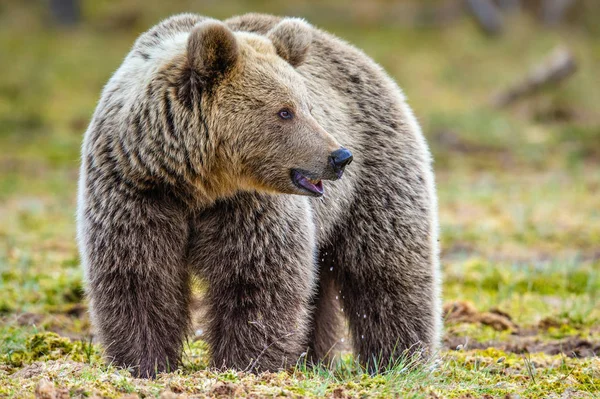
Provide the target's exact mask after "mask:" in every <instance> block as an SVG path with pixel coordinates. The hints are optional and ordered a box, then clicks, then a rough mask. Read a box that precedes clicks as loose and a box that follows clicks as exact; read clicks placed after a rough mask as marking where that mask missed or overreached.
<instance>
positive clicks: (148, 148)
mask: <svg viewBox="0 0 600 399" xmlns="http://www.w3.org/2000/svg"><path fill="white" fill-rule="evenodd" d="M282 112H284V113H282ZM290 114H291V115H292V116H293V118H287V116H288V115H290ZM281 115H284V116H286V117H285V118H282V117H281ZM340 145H343V146H344V147H346V148H348V149H349V150H351V151H352V153H353V154H354V162H353V163H352V164H351V165H350V166H348V167H347V170H346V172H345V174H344V176H343V178H342V179H341V180H337V181H326V182H325V196H324V197H322V198H318V199H315V198H309V197H307V196H301V195H297V194H306V192H302V190H301V189H300V188H298V187H297V185H294V183H293V181H292V180H291V178H290V171H291V170H295V168H298V169H301V170H303V171H304V173H309V174H311V176H317V177H318V178H324V179H329V178H331V179H333V178H334V177H332V174H331V158H330V154H331V152H332V151H333V150H335V149H338V148H339V147H340ZM436 206H437V205H436V196H435V190H434V180H433V174H432V170H431V158H430V155H429V152H428V149H427V146H426V143H425V141H424V138H423V135H422V134H421V131H420V129H419V126H418V124H417V122H416V120H415V118H414V117H413V115H412V112H411V110H410V108H409V107H408V105H406V102H405V99H404V96H403V95H402V93H401V92H400V90H399V89H398V87H397V86H396V84H395V83H394V82H393V81H392V80H391V79H390V78H389V77H388V76H387V75H386V74H385V73H384V72H383V71H382V69H381V68H380V67H379V66H378V65H376V64H375V63H374V62H373V61H372V60H371V59H370V58H369V57H367V56H366V55H365V54H364V53H362V52H360V51H359V50H357V49H355V48H354V47H352V46H350V45H349V44H347V43H345V42H343V41H341V40H339V39H337V38H335V37H333V36H332V35H330V34H328V33H326V32H323V31H321V30H318V29H315V28H313V27H311V26H310V25H308V24H307V23H305V22H302V21H299V20H296V19H282V18H278V17H273V16H267V15H257V14H249V15H245V16H241V17H236V18H233V19H231V20H227V21H224V22H218V21H215V20H211V19H206V18H204V17H201V16H197V15H192V14H185V15H179V16H175V17H172V18H169V19H167V20H165V21H163V22H162V23H160V24H158V25H157V26H155V27H154V28H152V29H151V30H149V31H148V32H146V33H145V34H143V35H142V36H141V37H140V38H139V39H138V40H137V42H136V44H135V46H134V48H133V49H132V51H131V53H130V54H129V55H128V56H127V58H126V59H125V61H124V63H123V65H122V66H121V67H120V68H119V69H118V70H117V72H116V73H115V74H114V75H113V77H112V78H111V79H110V81H109V82H108V84H107V85H106V87H105V89H104V91H103V93H102V98H101V100H100V102H99V104H98V107H97V109H96V112H95V114H94V117H93V119H92V122H91V123H90V126H89V128H88V131H87V132H86V135H85V140H84V144H83V147H82V165H81V176H80V184H79V201H78V240H79V247H80V252H81V256H82V262H83V266H84V268H85V271H86V278H87V294H88V297H89V299H90V306H91V314H92V319H93V323H94V327H95V331H96V333H97V334H98V336H99V337H100V339H101V341H102V343H103V344H104V348H105V350H106V355H107V358H108V359H109V360H111V361H112V362H114V363H115V364H117V365H120V366H127V367H133V368H134V369H135V373H136V374H137V375H140V376H143V377H151V376H154V375H155V373H156V372H162V371H168V370H173V369H175V368H176V367H177V366H178V365H179V364H180V355H181V349H182V342H183V340H184V339H185V337H186V334H187V333H188V330H189V325H190V323H189V302H190V286H189V284H190V283H189V281H190V277H191V275H197V276H198V277H200V278H202V279H203V280H204V281H206V283H207V292H206V294H205V295H206V296H205V302H206V304H207V309H206V337H207V342H208V343H209V346H210V350H211V364H212V365H213V366H215V367H227V368H236V369H242V370H250V371H264V370H277V369H280V368H285V367H287V366H289V365H293V364H295V362H296V361H297V360H298V359H299V357H300V356H301V354H302V353H303V352H304V351H306V350H307V349H309V357H310V358H311V359H312V360H313V361H319V360H322V359H324V358H326V357H327V356H328V355H330V354H332V353H333V352H332V348H333V349H334V348H335V346H336V344H337V342H338V341H339V338H341V337H342V335H341V333H340V330H339V327H340V325H339V324H340V323H338V319H339V316H340V315H343V316H345V317H346V318H347V320H348V321H349V326H350V329H351V333H352V342H353V348H354V351H355V354H356V355H357V356H358V358H359V360H360V361H362V362H363V363H364V364H365V365H367V366H368V367H369V368H370V369H371V370H375V369H377V367H382V366H383V367H384V366H385V365H387V364H389V362H390V361H391V362H394V361H395V360H396V359H398V358H399V357H401V356H403V355H405V354H411V353H419V354H421V353H422V354H425V355H427V356H428V355H431V354H434V353H435V352H436V350H437V347H438V343H439V339H440V331H441V315H440V303H439V295H440V293H439V286H440V282H439V271H438V267H439V265H438V245H437V214H436ZM341 308H343V312H341ZM338 309H340V310H338Z"/></svg>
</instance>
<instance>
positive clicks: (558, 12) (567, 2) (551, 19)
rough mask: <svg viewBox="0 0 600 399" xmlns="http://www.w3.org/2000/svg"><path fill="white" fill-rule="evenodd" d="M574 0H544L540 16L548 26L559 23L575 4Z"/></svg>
mask: <svg viewBox="0 0 600 399" xmlns="http://www.w3.org/2000/svg"><path fill="white" fill-rule="evenodd" d="M574 3H575V1H574V0H544V2H543V3H542V9H541V10H540V16H541V18H542V21H543V22H544V24H546V25H548V26H557V25H559V24H560V23H561V22H562V21H563V19H564V16H565V14H566V12H567V11H568V9H569V8H570V7H571V6H573V4H574Z"/></svg>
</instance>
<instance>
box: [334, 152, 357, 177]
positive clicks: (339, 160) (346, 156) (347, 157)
mask: <svg viewBox="0 0 600 399" xmlns="http://www.w3.org/2000/svg"><path fill="white" fill-rule="evenodd" d="M329 159H330V161H331V165H332V166H333V169H335V171H336V173H337V174H338V176H340V177H341V172H343V171H344V168H345V167H346V165H348V164H350V162H352V153H351V152H350V150H348V149H347V148H344V147H342V148H340V149H339V150H335V151H334V152H332V153H331V155H329Z"/></svg>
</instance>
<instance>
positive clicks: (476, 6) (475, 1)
mask: <svg viewBox="0 0 600 399" xmlns="http://www.w3.org/2000/svg"><path fill="white" fill-rule="evenodd" d="M466 4H467V7H468V8H469V11H470V12H471V14H472V15H473V18H475V21H477V23H478V24H479V27H481V29H483V31H484V32H485V33H487V34H488V35H490V36H493V35H498V34H500V33H502V30H503V22H502V14H501V13H500V10H499V9H498V7H497V6H496V4H494V2H493V1H492V0H466Z"/></svg>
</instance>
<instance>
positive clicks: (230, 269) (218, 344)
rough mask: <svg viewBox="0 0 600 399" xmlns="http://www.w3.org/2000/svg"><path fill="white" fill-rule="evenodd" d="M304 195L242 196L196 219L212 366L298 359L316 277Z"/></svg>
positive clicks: (261, 366) (259, 367) (195, 249)
mask: <svg viewBox="0 0 600 399" xmlns="http://www.w3.org/2000/svg"><path fill="white" fill-rule="evenodd" d="M313 230H314V227H313V222H312V215H311V212H310V207H309V204H308V201H307V200H306V199H305V198H301V197H293V196H283V195H278V196H270V195H259V194H239V195H238V196H237V197H235V198H234V199H230V200H222V201H219V202H218V203H217V204H215V205H214V206H213V207H212V208H210V209H208V210H206V211H204V212H202V213H201V214H200V215H198V216H197V217H196V218H195V223H194V224H193V231H192V234H191V236H192V242H193V245H192V247H191V251H190V255H191V259H192V264H193V265H194V267H195V268H196V270H197V271H198V272H199V273H200V275H201V276H202V277H203V278H204V279H205V280H206V281H207V282H208V289H207V292H206V296H205V302H206V304H207V309H206V316H207V320H206V326H207V331H206V340H207V342H208V344H209V346H210V351H211V356H212V357H211V364H212V366H214V367H217V368H233V369H237V370H248V371H252V372H260V371H275V370H280V369H282V368H286V367H288V366H293V365H295V364H296V362H297V361H298V359H299V358H300V356H301V354H302V352H304V351H305V350H306V345H307V338H306V335H307V328H308V326H307V324H308V307H309V303H310V300H311V297H312V294H313V285H314V279H315V268H314V262H315V259H314V258H315V242H314V231H313Z"/></svg>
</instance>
